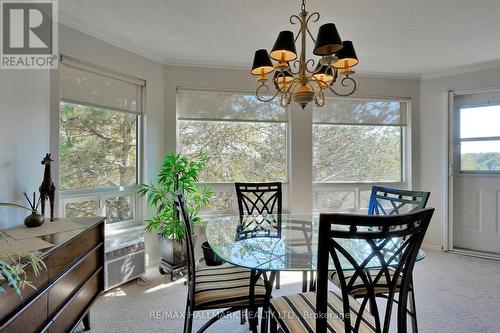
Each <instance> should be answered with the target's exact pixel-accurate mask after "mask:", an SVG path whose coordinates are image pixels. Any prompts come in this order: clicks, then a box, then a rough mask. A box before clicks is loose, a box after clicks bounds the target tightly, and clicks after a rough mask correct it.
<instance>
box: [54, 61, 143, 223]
mask: <svg viewBox="0 0 500 333" xmlns="http://www.w3.org/2000/svg"><path fill="white" fill-rule="evenodd" d="M61 59H62V61H61V64H63V65H64V64H66V65H68V66H73V67H78V68H80V69H82V70H86V71H89V72H93V73H97V74H100V75H103V76H108V77H111V78H113V79H116V80H121V81H126V82H129V83H133V84H136V85H137V89H138V91H137V97H138V104H137V109H138V111H137V112H133V111H126V110H121V109H117V108H113V107H107V106H101V105H94V104H92V103H85V102H84V101H73V100H70V99H67V98H60V96H59V93H58V91H59V89H57V90H56V91H57V96H54V95H51V98H52V99H53V102H51V104H52V105H53V107H54V110H57V112H56V113H57V116H55V117H53V119H52V120H51V123H52V124H54V123H56V122H57V126H55V128H57V133H53V134H54V138H55V139H52V140H51V141H52V143H51V147H53V148H55V147H57V148H56V149H57V158H58V161H59V159H60V150H59V149H60V144H59V135H60V112H61V111H60V103H61V102H65V103H72V104H78V105H84V106H90V107H98V108H102V109H105V110H110V111H114V112H122V113H128V114H134V115H136V150H137V151H136V184H134V185H127V186H114V187H101V188H91V189H69V190H61V189H60V188H59V186H58V187H57V198H58V201H57V202H58V204H57V209H58V213H59V215H60V216H62V217H65V214H66V205H67V204H69V203H73V202H82V201H89V200H96V201H99V211H98V212H96V215H97V216H105V215H104V213H105V201H106V199H109V198H114V197H120V196H130V198H131V201H130V202H131V214H132V219H128V220H124V221H118V222H113V223H109V224H108V223H106V224H105V229H106V231H107V232H108V231H109V232H113V231H119V230H123V229H127V228H130V227H134V226H137V225H141V224H142V223H143V216H144V215H143V213H144V207H143V206H144V203H143V199H142V198H140V197H139V196H138V195H137V191H138V190H139V189H140V187H141V184H142V183H143V182H144V137H145V133H144V132H145V131H144V127H145V126H144V117H145V106H146V105H145V96H146V81H145V80H141V79H138V78H134V77H130V76H128V75H126V74H121V73H116V72H113V71H110V70H108V69H105V68H102V67H100V66H96V65H93V64H89V63H86V62H84V61H81V60H79V59H75V58H72V57H65V56H61ZM51 81H52V83H51V84H52V85H53V86H56V85H57V87H58V86H59V82H60V79H59V75H55V78H54V79H52V78H51ZM56 103H57V108H56V107H55V105H56ZM58 164H59V163H58ZM56 173H57V178H58V179H57V184H58V185H59V176H60V173H59V165H58V166H57V172H56Z"/></svg>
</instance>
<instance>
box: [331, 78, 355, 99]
mask: <svg viewBox="0 0 500 333" xmlns="http://www.w3.org/2000/svg"><path fill="white" fill-rule="evenodd" d="M346 81H350V82H352V89H351V90H350V91H349V92H347V93H344V94H343V93H339V92H337V91H335V89H333V88H332V87H330V86H329V87H328V89H330V91H331V92H332V93H334V94H335V95H337V96H340V97H346V96H350V95H352V94H353V93H354V92H355V91H356V88H357V83H356V81H355V80H354V79H353V78H351V77H349V76H346V77H345V78H343V79H342V81H340V84H341V85H342V86H343V87H348V86H349V84H346V83H345V82H346Z"/></svg>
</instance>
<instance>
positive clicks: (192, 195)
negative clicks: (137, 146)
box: [138, 154, 213, 242]
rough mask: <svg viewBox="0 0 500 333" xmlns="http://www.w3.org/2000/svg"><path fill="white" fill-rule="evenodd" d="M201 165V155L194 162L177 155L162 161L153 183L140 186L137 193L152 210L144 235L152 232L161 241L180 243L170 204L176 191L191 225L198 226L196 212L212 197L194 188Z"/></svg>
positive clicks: (179, 225)
mask: <svg viewBox="0 0 500 333" xmlns="http://www.w3.org/2000/svg"><path fill="white" fill-rule="evenodd" d="M205 164H206V158H205V156H204V155H203V154H200V155H199V156H198V158H197V159H196V160H189V159H188V158H187V157H184V156H181V155H180V154H169V155H167V156H166V157H165V159H164V160H163V164H162V168H161V170H160V173H159V174H158V177H157V179H156V183H151V184H150V185H143V186H142V188H141V189H140V190H139V192H138V194H139V195H140V196H141V197H144V196H145V197H146V198H147V201H148V203H149V205H151V206H153V207H155V214H154V215H153V216H152V217H151V219H149V220H146V223H147V224H146V231H148V232H154V231H156V232H158V233H159V234H160V235H161V236H162V237H165V238H170V239H172V240H175V241H180V242H182V240H183V238H184V232H185V230H184V225H183V222H182V221H181V220H180V218H179V214H177V210H176V208H175V204H174V201H175V193H176V191H178V190H179V191H183V192H184V196H185V200H186V205H187V210H188V213H189V217H190V220H191V223H193V225H196V224H199V223H200V222H201V217H200V216H199V213H200V210H201V208H203V207H204V206H207V205H208V204H209V202H210V199H211V198H212V195H213V192H212V190H211V189H210V188H209V187H206V186H205V187H203V188H200V187H198V186H197V185H196V182H197V181H198V175H199V173H200V171H201V170H203V168H204V167H205Z"/></svg>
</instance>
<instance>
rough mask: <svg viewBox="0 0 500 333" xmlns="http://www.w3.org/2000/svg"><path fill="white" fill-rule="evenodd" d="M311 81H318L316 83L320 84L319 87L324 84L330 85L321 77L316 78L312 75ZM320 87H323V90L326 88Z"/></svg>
mask: <svg viewBox="0 0 500 333" xmlns="http://www.w3.org/2000/svg"><path fill="white" fill-rule="evenodd" d="M310 81H314V82H316V83H317V84H318V86H319V87H321V86H322V85H323V86H325V87H327V86H329V84H328V83H326V82H325V81H323V80H320V79H316V78H314V77H312V76H311V78H310ZM320 89H321V90H323V89H324V88H320Z"/></svg>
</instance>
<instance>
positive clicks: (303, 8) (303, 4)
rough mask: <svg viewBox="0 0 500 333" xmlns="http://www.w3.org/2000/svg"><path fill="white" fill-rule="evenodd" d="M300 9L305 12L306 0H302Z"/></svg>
mask: <svg viewBox="0 0 500 333" xmlns="http://www.w3.org/2000/svg"><path fill="white" fill-rule="evenodd" d="M300 9H301V10H302V11H303V12H305V11H306V0H302V5H301V6H300Z"/></svg>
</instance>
